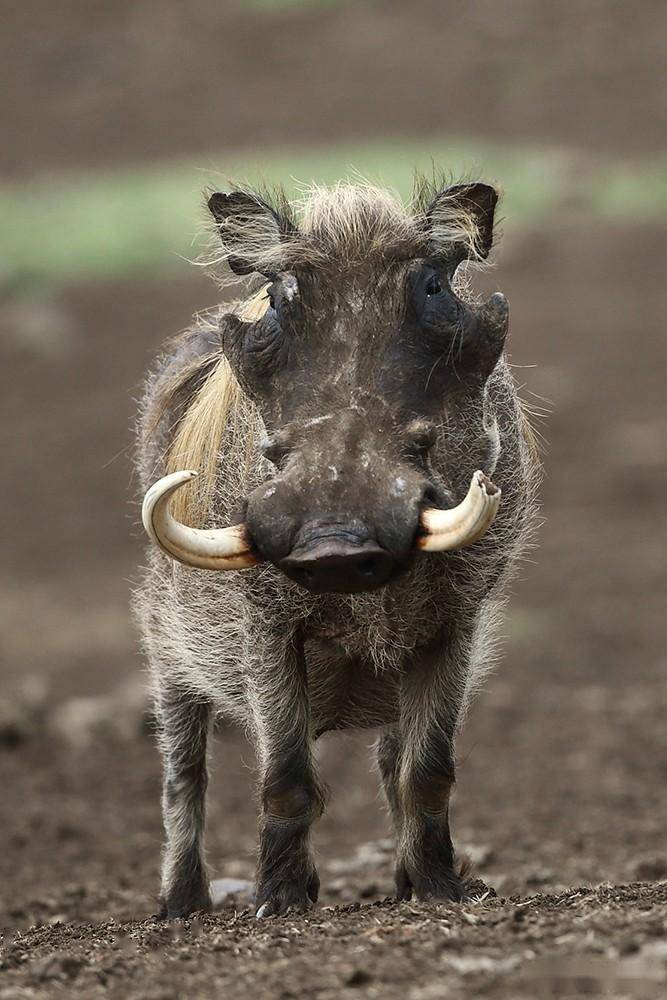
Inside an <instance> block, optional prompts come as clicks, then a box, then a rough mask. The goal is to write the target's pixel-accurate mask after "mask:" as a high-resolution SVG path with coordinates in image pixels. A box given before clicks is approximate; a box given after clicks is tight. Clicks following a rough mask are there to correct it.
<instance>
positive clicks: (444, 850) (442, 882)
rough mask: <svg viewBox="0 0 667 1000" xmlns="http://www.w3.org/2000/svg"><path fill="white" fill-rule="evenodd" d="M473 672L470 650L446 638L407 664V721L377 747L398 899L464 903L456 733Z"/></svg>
mask: <svg viewBox="0 0 667 1000" xmlns="http://www.w3.org/2000/svg"><path fill="white" fill-rule="evenodd" d="M466 670H467V648H466V645H465V644H464V643H462V642H461V641H460V638H459V637H457V636H452V635H450V636H445V637H443V636H440V637H438V639H437V640H436V641H434V642H432V643H430V644H429V645H428V646H427V647H424V648H423V649H421V650H420V651H418V653H417V654H416V655H413V656H412V657H411V658H410V660H409V661H408V662H407V663H406V665H405V668H404V675H403V679H402V684H401V693H400V721H399V724H398V726H396V727H395V728H393V729H391V730H388V731H387V732H386V733H385V734H384V736H383V737H382V738H381V740H380V743H379V746H378V762H379V767H380V773H381V775H382V779H383V784H384V789H385V793H386V795H387V799H388V801H389V805H390V808H391V811H392V816H393V819H394V826H395V828H396V836H397V841H398V849H397V865H396V894H397V896H398V898H399V899H410V898H411V897H412V894H413V892H414V894H415V895H416V897H417V898H418V899H448V900H460V899H462V898H463V895H464V890H463V886H462V882H461V879H460V878H459V876H458V875H457V874H456V872H455V870H454V860H455V859H454V849H453V846H452V840H451V836H450V832H449V795H450V791H451V788H452V785H453V784H454V780H455V768H454V733H455V729H456V721H457V718H458V713H459V710H460V701H461V696H460V693H461V692H462V690H463V687H464V683H463V682H464V679H465V672H466Z"/></svg>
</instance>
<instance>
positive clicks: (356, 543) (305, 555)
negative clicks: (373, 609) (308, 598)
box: [279, 522, 399, 594]
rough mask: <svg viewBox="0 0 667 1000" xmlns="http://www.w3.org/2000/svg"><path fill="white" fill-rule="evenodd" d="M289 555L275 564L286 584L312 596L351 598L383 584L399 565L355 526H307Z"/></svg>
mask: <svg viewBox="0 0 667 1000" xmlns="http://www.w3.org/2000/svg"><path fill="white" fill-rule="evenodd" d="M300 538H301V539H302V540H300V541H299V540H298V541H297V544H296V545H295V546H294V548H293V549H292V551H291V553H290V554H289V555H288V556H287V557H286V558H285V559H282V560H281V561H280V563H279V566H280V569H282V570H283V572H284V573H285V575H286V576H288V577H289V578H290V580H294V582H295V583H298V584H300V585H301V586H302V587H305V588H306V589H307V590H310V591H312V592H313V593H316V594H321V593H327V592H335V593H343V594H354V593H358V592H359V591H362V590H374V589H375V588H376V587H381V586H382V585H383V584H384V583H386V582H387V581H388V580H389V579H390V577H391V576H393V575H394V573H395V572H396V570H397V569H398V567H399V562H398V560H396V558H395V557H394V556H392V555H391V553H389V552H388V551H387V550H386V549H385V548H383V547H382V546H381V545H380V544H379V543H378V542H377V541H376V540H374V539H373V538H372V537H370V533H369V532H368V531H367V530H366V529H364V528H363V526H361V525H359V526H358V527H356V528H350V526H346V525H340V526H336V525H330V524H328V525H327V524H324V525H323V524H321V523H319V524H318V523H317V522H311V523H309V524H307V525H305V526H304V528H303V529H302V531H301V532H300Z"/></svg>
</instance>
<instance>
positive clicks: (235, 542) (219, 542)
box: [142, 471, 501, 589]
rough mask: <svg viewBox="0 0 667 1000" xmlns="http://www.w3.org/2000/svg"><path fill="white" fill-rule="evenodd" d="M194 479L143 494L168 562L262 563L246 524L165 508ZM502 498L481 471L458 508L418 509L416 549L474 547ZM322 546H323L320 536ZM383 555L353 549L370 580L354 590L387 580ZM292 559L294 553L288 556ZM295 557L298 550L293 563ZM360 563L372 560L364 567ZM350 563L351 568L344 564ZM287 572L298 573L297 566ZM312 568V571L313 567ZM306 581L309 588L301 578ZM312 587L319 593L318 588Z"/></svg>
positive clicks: (171, 478)
mask: <svg viewBox="0 0 667 1000" xmlns="http://www.w3.org/2000/svg"><path fill="white" fill-rule="evenodd" d="M196 477H197V473H196V472H193V471H183V472H172V473H171V474H170V475H168V476H164V477H163V478H162V479H159V480H158V481H157V482H156V483H154V484H153V485H152V486H151V488H150V489H149V490H148V491H147V493H146V496H145V497H144V502H143V507H142V520H143V524H144V527H145V529H146V531H147V532H148V535H149V536H150V538H151V539H152V541H153V542H155V544H156V545H158V546H159V547H160V548H161V549H162V551H163V552H166V554H167V555H168V556H170V557H171V558H172V559H175V560H177V561H178V562H181V563H183V564H184V565H185V566H193V567H196V568H197V569H213V570H229V569H247V568H248V567H250V566H256V565H257V564H258V563H261V562H262V561H263V559H262V556H261V555H260V554H259V552H258V551H257V549H256V547H255V545H254V543H253V540H252V538H251V536H250V532H249V531H248V529H247V527H246V525H245V524H235V525H231V526H230V527H228V528H191V527H189V526H188V525H186V524H182V523H181V522H180V521H177V520H176V518H174V517H173V515H172V514H171V512H170V510H169V503H170V498H171V496H172V494H173V493H174V492H175V491H176V490H178V489H179V488H180V487H181V486H183V485H185V483H188V482H191V481H192V480H193V479H195V478H196ZM500 496H501V492H500V490H499V489H498V487H497V486H495V485H494V483H492V482H491V480H490V479H489V478H488V477H487V476H485V475H484V473H483V472H481V471H477V472H475V473H474V475H473V477H472V480H471V481H470V487H469V489H468V492H467V494H466V496H465V497H464V498H463V500H462V501H461V503H459V504H458V505H457V506H456V507H452V508H451V509H450V510H439V509H437V508H435V507H428V508H426V509H424V510H423V511H422V513H421V516H420V520H419V530H418V532H417V536H416V538H415V549H416V550H417V551H421V552H450V551H452V550H454V549H461V548H464V547H465V546H467V545H472V544H473V543H474V542H476V541H478V539H480V538H481V537H482V536H483V535H484V534H485V533H486V532H487V531H488V529H489V527H490V526H491V524H492V522H493V519H494V518H495V516H496V513H497V511H498V506H499V504H500ZM322 544H325V539H324V538H322ZM330 544H331V543H330ZM336 544H337V545H338V546H340V545H344V544H348V545H350V544H353V543H352V542H350V541H348V542H347V543H346V542H345V539H339V541H338V542H337V543H336ZM376 549H377V551H376ZM383 552H384V550H382V549H379V547H378V546H374V547H373V552H372V553H371V552H370V549H369V550H368V552H366V553H363V552H362V550H360V549H359V547H357V550H356V552H355V553H354V555H355V556H359V559H358V562H355V565H357V571H355V572H358V573H359V574H361V575H362V576H363V574H364V573H365V572H368V573H369V574H370V576H372V577H373V580H372V581H371V585H370V587H369V586H366V587H361V586H359V587H358V588H356V589H371V587H372V586H381V585H382V583H384V582H386V580H387V579H388V578H389V576H390V575H391V571H390V570H389V569H388V567H387V565H386V563H385V560H384V557H383V556H382V553H383ZM348 555H349V553H348ZM293 556H294V553H292V555H291V556H290V558H292V557H293ZM320 558H329V559H330V560H334V561H335V560H336V559H338V558H342V556H341V552H337V553H336V552H329V553H328V554H326V553H324V554H323V553H320ZM298 559H299V553H298V551H297V556H296V559H295V562H297V561H298ZM364 560H370V562H367V563H366V566H365V567H364V565H363V564H364ZM302 561H303V560H302ZM311 561H312V556H311ZM353 561H354V560H353ZM349 565H351V564H350V563H348V566H349ZM281 568H285V572H288V569H289V567H281ZM291 568H292V570H293V571H295V572H297V573H298V572H299V569H298V568H297V567H296V566H292V567H291ZM310 569H311V570H312V566H311V567H310ZM304 570H305V572H308V571H309V569H308V567H307V566H306V567H304V566H303V565H302V566H301V571H304ZM288 575H290V573H289V572H288ZM376 581H377V582H376ZM357 582H359V581H357ZM304 583H305V585H307V582H306V578H305V577H304ZM316 586H317V588H318V589H319V585H316ZM309 589H311V588H309ZM312 589H314V588H312ZM329 589H331V588H329Z"/></svg>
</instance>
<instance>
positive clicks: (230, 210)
mask: <svg viewBox="0 0 667 1000" xmlns="http://www.w3.org/2000/svg"><path fill="white" fill-rule="evenodd" d="M208 207H209V211H210V212H211V215H212V216H213V218H214V219H215V221H216V224H217V226H218V232H219V234H220V239H221V240H222V244H223V247H224V249H225V252H226V254H227V262H228V264H229V266H230V268H231V269H232V271H234V273H235V274H252V273H253V271H260V272H261V273H263V274H266V275H267V277H273V276H274V274H275V270H273V269H272V268H271V264H270V258H271V256H272V255H273V256H275V253H276V248H277V247H278V246H279V245H280V225H279V221H278V218H277V216H276V215H275V213H274V212H273V211H272V209H271V208H269V206H268V205H266V204H265V203H264V202H263V201H262V200H261V199H260V198H258V197H257V196H256V195H254V194H248V193H247V192H245V191H232V192H231V193H230V194H223V193H222V192H220V191H216V192H215V193H214V194H212V195H211V196H210V198H209V199H208Z"/></svg>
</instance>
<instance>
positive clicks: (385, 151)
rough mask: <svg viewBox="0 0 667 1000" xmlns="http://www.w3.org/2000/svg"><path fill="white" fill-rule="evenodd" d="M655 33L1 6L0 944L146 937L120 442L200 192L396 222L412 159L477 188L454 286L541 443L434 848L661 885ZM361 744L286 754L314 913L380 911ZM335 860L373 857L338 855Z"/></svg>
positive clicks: (597, 21)
mask: <svg viewBox="0 0 667 1000" xmlns="http://www.w3.org/2000/svg"><path fill="white" fill-rule="evenodd" d="M665 14H666V11H665V5H664V4H663V3H660V2H658V0H656V2H651V0H642V2H637V3H633V4H629V3H625V2H613V0H587V2H582V3H572V4H546V3H539V2H530V0H470V2H467V3H461V2H453V0H447V2H442V0H438V2H436V0H432V2H429V0H414V2H412V3H409V4H408V3H404V2H400V0H375V2H373V0H357V2H353V0H328V2H325V0H301V2H299V0H246V2H241V0H238V2H232V0H228V2H220V0H216V2H212V0H190V2H189V3H187V4H181V3H176V2H168V0H131V2H130V0H116V2H115V3H114V4H108V3H102V2H98V0H85V2H83V0H63V2H61V3H59V4H44V3H40V2H37V0H23V2H22V3H21V4H13V5H5V7H4V10H3V22H4V28H3V32H2V36H1V38H0V116H1V120H2V144H1V146H0V381H1V386H0V390H1V391H0V399H1V401H2V407H3V413H4V416H3V419H2V422H1V425H0V426H1V430H0V434H1V435H2V456H3V464H4V470H5V474H4V476H3V483H2V495H1V499H0V515H1V521H2V524H3V528H4V531H3V541H2V560H1V570H0V625H1V629H0V657H1V663H0V685H1V687H0V695H1V706H0V783H1V786H2V790H3V791H2V796H3V810H4V814H3V821H2V823H1V824H0V866H2V872H1V875H2V883H3V895H2V899H1V900H0V926H4V927H10V926H11V927H17V926H18V927H25V926H27V925H29V924H31V923H34V922H38V923H39V922H44V921H48V920H51V919H54V918H55V917H59V918H61V919H89V920H92V919H102V918H103V917H108V916H116V917H129V916H137V915H142V914H145V913H149V912H151V909H152V908H154V893H155V891H156V887H157V868H158V861H159V843H160V836H161V834H160V819H159V808H158V795H159V792H158V788H159V779H158V771H159V769H158V760H157V753H156V751H155V749H154V747H153V745H152V742H151V739H150V732H149V730H150V725H149V724H148V723H147V720H146V713H145V707H144V694H143V685H144V677H143V673H142V671H143V664H142V661H141V658H140V656H139V653H138V649H137V639H136V636H135V634H134V632H133V629H132V626H131V624H130V621H129V616H128V596H129V590H130V588H131V586H132V582H133V581H134V580H136V579H137V574H138V569H137V568H138V566H139V565H140V563H141V560H142V548H143V539H142V537H141V531H140V528H139V520H138V503H137V500H138V498H137V495H136V486H135V483H134V482H133V479H132V471H131V451H132V430H131V429H132V422H133V419H134V412H135V404H136V400H137V398H138V396H139V394H140V391H141V383H142V377H143V373H144V372H145V369H146V367H147V366H148V365H149V363H150V362H151V360H152V359H153V357H154V356H155V354H156V352H157V351H158V350H159V348H160V344H161V343H162V342H163V341H164V340H165V339H166V338H167V337H170V336H172V335H173V334H175V333H177V332H178V331H179V330H181V329H182V328H184V327H185V326H186V325H187V324H188V322H189V321H190V317H191V315H192V313H193V311H195V310H198V309H203V308H205V307H207V306H211V305H213V304H214V303H215V302H216V299H217V295H218V292H217V290H216V288H215V286H214V285H213V284H212V283H211V282H210V281H209V280H207V279H206V277H205V276H204V275H203V274H202V273H201V271H200V270H198V269H197V268H196V267H195V266H193V265H192V264H190V263H189V262H188V261H189V259H191V258H193V257H195V256H196V254H197V252H198V249H197V246H198V245H197V233H198V231H199V230H200V228H201V222H202V199H201V190H202V188H203V187H204V185H205V184H207V183H211V182H212V183H217V184H220V185H224V183H225V180H226V178H228V177H232V178H235V179H237V180H239V179H241V180H242V179H245V178H249V179H257V178H264V179H266V180H268V181H272V180H282V181H283V182H285V183H286V184H287V185H288V186H289V187H294V185H295V184H296V182H298V181H308V180H311V179H317V180H321V181H334V180H336V179H338V178H339V177H344V176H346V175H348V174H349V173H350V172H351V170H353V169H354V170H358V171H361V172H362V173H363V174H365V175H367V176H369V177H371V178H372V179H374V180H379V181H383V182H385V183H387V184H388V185H391V186H394V187H396V188H398V189H399V190H400V191H401V193H402V194H403V195H405V196H408V195H409V191H410V178H411V171H412V168H413V167H414V166H421V167H426V168H428V167H429V164H430V163H431V161H434V162H435V163H436V164H437V165H438V166H440V167H443V168H445V169H446V170H449V171H451V172H452V174H453V175H454V176H456V175H457V174H459V173H461V172H465V173H466V174H471V173H477V174H478V175H479V176H480V177H482V178H484V179H486V180H491V181H497V182H498V183H500V184H501V185H502V187H503V189H504V192H505V197H504V201H503V206H502V214H503V216H504V223H503V227H502V228H503V230H504V236H503V239H502V241H501V243H500V244H499V245H498V248H497V252H496V259H497V267H496V269H495V270H494V271H492V272H491V273H490V274H488V275H485V277H484V279H483V282H482V283H481V285H480V287H481V286H484V287H486V288H496V287H497V288H501V289H502V290H503V291H504V292H505V293H506V294H507V296H508V298H509V300H510V303H511V307H512V325H511V339H510V348H509V349H510V352H511V360H512V362H513V363H514V364H515V365H516V366H517V367H516V375H517V379H518V381H519V382H520V383H521V384H522V385H523V386H524V389H523V395H524V398H525V399H526V400H527V402H528V403H529V404H531V405H532V407H533V408H534V409H535V411H536V414H537V426H538V429H539V430H541V432H542V433H543V435H544V438H545V452H544V461H545V466H546V480H545V484H544V489H543V500H544V517H545V522H544V525H543V527H542V530H541V534H540V539H539V547H538V548H537V549H536V550H535V551H534V552H532V553H531V554H530V558H529V561H527V562H526V564H525V565H524V567H523V569H522V572H521V575H520V579H519V581H518V583H517V584H516V586H515V588H514V591H515V592H514V596H513V599H512V601H511V603H510V606H509V610H508V617H507V622H506V627H505V637H506V638H505V642H504V655H503V659H502V665H501V668H500V669H499V670H498V671H497V673H496V674H495V675H494V676H492V678H491V679H490V680H489V681H488V683H487V690H486V692H485V693H484V694H483V695H482V696H481V698H480V699H479V700H478V702H477V703H476V705H475V707H474V708H473V711H472V713H471V718H470V720H469V723H468V726H467V728H466V730H465V733H464V736H463V739H462V741H461V747H460V753H459V756H460V761H461V763H460V770H459V791H458V793H457V796H456V799H455V802H454V807H453V810H454V816H453V823H454V830H455V834H456V838H457V840H458V842H459V843H460V844H461V845H462V846H463V847H464V848H466V849H468V850H469V852H470V853H471V854H472V856H473V858H474V860H476V862H477V865H478V869H479V871H480V873H481V874H483V875H484V877H485V878H487V879H488V881H489V882H490V883H491V884H493V885H495V886H496V888H498V890H499V892H502V893H503V894H506V895H507V894H511V893H514V892H521V893H531V892H535V891H538V889H539V890H540V891H553V890H556V889H558V888H559V887H562V886H567V885H573V884H580V883H591V882H592V883H599V882H604V881H612V882H618V883H621V882H628V881H632V880H634V879H638V878H642V879H658V878H664V877H665V876H667V848H666V847H665V842H664V831H665V829H666V828H667V807H666V805H665V799H664V795H663V794H662V792H663V790H664V787H665V782H666V780H667V745H666V740H665V710H666V708H667V673H666V670H665V666H666V652H665V650H666V649H667V644H666V641H665V640H666V638H667V637H666V635H665V606H664V599H665V560H664V555H665V548H664V544H665V521H664V496H665V486H666V485H667V484H666V483H665V441H666V439H667V418H666V417H665V406H664V402H665V400H664V385H665V360H666V342H667V338H666V337H665V329H664V326H665V322H664V318H665V272H664V245H665V244H664V238H665V235H666V233H667V226H666V217H665V210H666V208H667V180H666V177H667V175H666V173H665V168H666V166H667V132H666V128H665V126H666V111H667V100H666V99H665V98H666V94H665V89H664V66H665V38H666V32H667V25H666V23H665ZM369 743H370V736H369V734H363V735H362V736H361V737H353V736H346V737H336V738H333V739H331V740H329V741H328V742H325V743H324V745H323V749H322V764H323V769H324V773H325V776H326V777H327V778H328V779H329V780H330V781H331V783H332V785H333V787H334V798H333V801H332V805H331V808H330V811H329V813H328V815H327V818H326V819H325V820H324V821H323V822H322V824H321V828H320V831H319V834H318V843H319V844H320V846H321V851H322V858H323V861H322V866H323V871H322V874H323V876H324V878H323V882H324V883H325V886H326V887H327V888H326V893H325V899H327V900H328V901H330V902H331V901H341V900H342V901H350V900H355V899H358V898H360V896H361V897H364V898H373V896H374V895H382V894H384V893H386V892H388V891H389V888H390V884H391V862H390V855H389V853H388V850H387V848H386V844H385V847H383V846H382V845H383V844H384V843H385V841H384V840H383V838H385V837H386V836H387V826H386V819H385V817H384V815H383V814H382V812H381V809H380V803H379V798H378V796H377V791H376V784H375V778H374V776H373V775H372V774H371V771H370V764H369V760H370V757H369V754H368V752H367V747H368V744H369ZM250 760H251V757H250V756H249V754H248V751H247V749H245V748H244V745H243V742H242V740H241V737H240V736H239V735H238V734H236V733H233V732H230V731H228V730H224V729H223V731H222V732H221V733H220V735H219V740H218V746H217V748H216V762H217V763H216V767H215V775H214V793H213V796H212V799H211V807H210V813H209V815H210V824H209V825H210V836H209V845H210V855H211V859H212V862H213V865H214V869H215V870H216V871H217V872H219V873H220V872H224V873H225V874H232V875H249V874H250V873H251V871H252V864H253V851H254V842H255V829H254V826H255V820H254V805H253V799H252V796H251V793H250V784H249V782H250V778H251V774H250V771H249V769H248V763H249V761H250ZM351 814H353V817H354V818H353V820H351ZM363 843H366V844H367V843H371V844H375V845H376V850H375V854H374V855H373V853H372V851H371V852H370V853H369V852H367V855H359V854H358V853H357V854H356V855H355V851H356V850H357V848H358V847H359V844H363ZM378 845H379V846H378ZM349 857H353V858H355V857H356V861H355V862H354V864H355V865H356V867H354V866H352V867H350V866H348V867H347V868H346V867H345V863H344V861H343V862H341V859H345V858H349ZM364 858H366V860H365V861H364ZM369 859H370V860H369ZM336 865H338V868H336ZM341 866H342V867H341ZM341 872H342V874H341Z"/></svg>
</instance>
